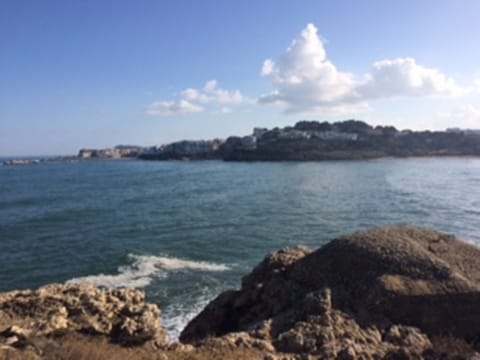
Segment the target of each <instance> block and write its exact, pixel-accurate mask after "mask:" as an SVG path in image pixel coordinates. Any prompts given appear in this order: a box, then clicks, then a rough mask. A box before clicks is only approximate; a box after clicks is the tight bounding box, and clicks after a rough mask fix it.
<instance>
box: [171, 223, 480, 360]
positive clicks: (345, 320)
mask: <svg viewBox="0 0 480 360" xmlns="http://www.w3.org/2000/svg"><path fill="white" fill-rule="evenodd" d="M479 285H480V250H479V249H478V248H476V247H474V246H472V245H469V244H467V243H464V242H462V241H460V240H457V239H456V238H455V237H454V236H451V235H447V234H442V233H439V232H435V231H431V230H427V229H421V228H414V227H384V228H377V229H373V230H369V231H364V232H357V233H354V234H352V235H349V236H345V237H341V238H338V239H335V240H333V241H331V242H330V243H328V244H327V245H325V246H323V247H322V248H320V249H318V250H316V251H313V252H310V251H309V250H307V249H305V248H296V249H284V250H281V251H279V252H276V253H274V254H272V255H270V256H268V257H267V258H265V260H263V261H262V263H261V264H259V265H258V266H257V267H256V268H255V269H254V270H253V271H252V273H250V274H249V275H247V276H246V277H245V278H244V279H243V282H242V287H241V289H239V290H231V291H227V292H225V293H223V294H220V295H219V296H218V297H217V299H215V300H214V301H212V302H211V303H210V304H209V305H208V306H207V307H206V308H205V309H204V310H203V311H202V312H201V313H200V314H199V315H198V316H197V317H196V318H195V319H193V320H192V321H191V322H190V323H189V324H188V325H187V327H186V328H185V329H184V331H183V332H182V334H181V337H180V340H181V341H183V342H186V343H201V342H202V341H204V339H207V338H209V337H212V336H213V337H222V336H225V335H227V334H231V333H237V332H242V333H247V334H249V335H250V336H251V337H253V338H257V339H261V340H262V341H267V342H271V344H272V345H273V346H274V348H275V349H276V350H277V351H280V352H283V353H295V354H308V355H314V356H320V358H326V359H330V358H339V359H350V358H351V359H355V358H365V359H369V358H378V357H379V356H380V357H386V358H421V357H424V356H426V355H425V354H428V351H430V350H431V349H432V344H431V340H430V339H431V338H432V337H435V336H444V335H449V336H450V335H453V336H455V337H458V338H461V339H464V340H466V341H468V342H475V341H477V340H478V339H479V338H480V307H479V306H478V304H480V287H479Z"/></svg>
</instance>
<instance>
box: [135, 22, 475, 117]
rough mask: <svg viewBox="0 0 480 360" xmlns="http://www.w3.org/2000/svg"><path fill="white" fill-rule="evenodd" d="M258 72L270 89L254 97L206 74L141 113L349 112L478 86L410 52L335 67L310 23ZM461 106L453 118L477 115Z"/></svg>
mask: <svg viewBox="0 0 480 360" xmlns="http://www.w3.org/2000/svg"><path fill="white" fill-rule="evenodd" d="M261 76H262V77H264V78H265V79H267V80H269V82H270V83H271V85H272V87H273V90H272V91H271V92H270V93H267V94H264V95H260V96H257V97H256V100H255V101H252V100H250V99H249V98H248V97H246V96H245V95H243V94H242V92H241V91H239V90H224V89H222V88H220V87H219V86H218V83H217V81H216V80H210V81H208V82H207V83H206V84H205V86H204V87H203V88H201V89H193V88H188V89H185V90H183V91H182V92H181V93H180V94H179V95H177V96H176V97H175V98H174V99H173V100H162V101H156V102H153V103H151V104H150V105H149V106H148V107H147V108H146V109H145V114H146V115H150V116H172V115H177V114H187V113H190V114H191V113H198V112H204V111H208V110H210V111H211V110H212V109H217V110H216V111H218V109H220V112H221V113H230V112H232V111H233V108H234V107H235V106H238V105H241V104H245V103H248V104H258V105H276V106H281V108H283V110H284V112H285V113H287V114H353V113H358V112H363V111H366V110H368V109H370V108H371V103H372V102H374V101H376V100H388V99H397V98H419V97H428V98H432V97H443V98H454V97H460V96H462V95H466V94H469V93H471V92H472V91H474V88H475V87H476V88H477V91H478V89H479V88H480V86H479V85H478V84H476V85H475V84H474V85H473V86H472V87H464V86H461V85H459V84H457V82H456V81H455V80H454V79H453V78H452V77H450V76H448V75H446V74H444V73H442V72H441V71H440V70H438V69H436V68H433V67H428V66H424V65H420V64H418V63H417V62H416V60H415V59H414V58H412V57H403V58H394V59H384V60H380V61H377V62H375V63H373V65H372V66H371V68H370V70H369V71H368V72H367V73H365V74H363V75H361V76H358V75H355V74H352V73H349V72H346V71H342V70H339V69H337V67H336V66H335V64H334V63H333V62H332V61H331V60H330V59H329V58H328V57H327V52H326V50H325V46H324V41H323V40H322V38H321V37H320V36H319V34H318V29H317V28H316V27H315V25H313V24H311V23H310V24H307V26H306V27H305V28H304V29H303V30H302V31H301V33H300V34H299V36H297V37H296V38H295V39H294V40H293V41H292V43H291V45H290V46H289V47H288V48H287V49H286V51H285V52H284V53H283V54H281V55H280V56H279V57H278V58H277V59H276V60H272V59H266V60H265V61H264V62H263V66H262V68H261ZM477 82H478V80H477ZM464 109H468V110H464V111H460V110H458V109H454V110H453V111H452V116H451V117H452V118H453V119H455V118H456V119H457V120H459V119H460V118H462V119H464V118H466V117H467V116H471V117H473V118H474V121H473V123H475V122H478V121H480V116H479V114H480V110H478V109H476V108H475V107H473V106H472V105H467V106H466V107H464ZM460 112H461V115H459V113H460ZM442 116H443V117H444V116H445V114H441V116H440V117H442ZM469 119H470V120H471V118H469ZM470 120H469V122H470V123H472V121H470Z"/></svg>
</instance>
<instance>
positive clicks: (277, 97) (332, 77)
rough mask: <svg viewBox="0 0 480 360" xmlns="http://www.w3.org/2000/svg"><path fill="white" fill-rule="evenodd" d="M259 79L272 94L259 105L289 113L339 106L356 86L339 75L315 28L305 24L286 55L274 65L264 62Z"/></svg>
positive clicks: (341, 73) (350, 76)
mask: <svg viewBox="0 0 480 360" xmlns="http://www.w3.org/2000/svg"><path fill="white" fill-rule="evenodd" d="M262 75H263V76H265V77H267V78H269V79H270V80H271V82H272V84H273V85H274V87H275V91H273V92H272V93H270V94H267V95H263V96H261V97H260V98H259V102H260V103H282V104H285V105H286V106H287V109H288V110H289V111H292V112H297V111H306V110H313V109H315V108H317V107H322V106H325V105H334V104H339V103H341V102H342V101H343V99H344V98H346V97H349V96H350V95H351V94H352V92H353V90H354V86H355V81H354V78H353V75H352V74H349V73H343V72H339V71H338V70H337V69H336V67H335V65H333V64H332V63H331V62H330V61H329V60H328V59H327V58H326V52H325V49H324V47H323V43H322V41H321V39H320V38H319V36H318V35H317V28H316V27H315V26H314V25H313V24H308V25H307V27H306V28H305V29H304V30H303V31H302V33H301V34H300V36H299V37H298V38H297V39H295V40H294V41H293V42H292V44H291V45H290V47H289V48H288V49H287V51H286V52H285V53H284V54H283V55H282V56H281V57H280V59H279V60H278V61H276V62H274V61H273V60H271V59H267V60H265V62H264V63H263V67H262Z"/></svg>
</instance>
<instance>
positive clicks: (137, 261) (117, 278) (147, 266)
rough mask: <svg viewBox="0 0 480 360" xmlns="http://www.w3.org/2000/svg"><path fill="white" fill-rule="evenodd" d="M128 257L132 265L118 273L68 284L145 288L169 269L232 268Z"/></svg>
mask: <svg viewBox="0 0 480 360" xmlns="http://www.w3.org/2000/svg"><path fill="white" fill-rule="evenodd" d="M128 257H129V258H130V259H132V260H133V262H132V263H131V264H130V265H122V266H120V267H119V268H118V273H117V274H113V275H108V274H97V275H89V276H84V277H78V278H74V279H71V280H68V281H67V284H78V283H84V282H86V283H90V284H93V285H96V286H105V287H108V288H120V287H131V288H143V287H145V286H148V285H149V284H150V283H151V282H152V280H153V279H155V278H157V279H161V278H165V277H167V276H168V272H169V271H183V270H200V271H227V270H230V268H229V267H228V266H227V265H224V264H214V263H209V262H206V261H192V260H185V259H178V258H173V257H167V256H154V255H134V254H129V255H128Z"/></svg>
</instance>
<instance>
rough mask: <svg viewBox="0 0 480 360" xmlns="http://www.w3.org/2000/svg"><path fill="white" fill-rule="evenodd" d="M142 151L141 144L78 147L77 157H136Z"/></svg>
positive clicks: (85, 158)
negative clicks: (101, 147)
mask: <svg viewBox="0 0 480 360" xmlns="http://www.w3.org/2000/svg"><path fill="white" fill-rule="evenodd" d="M143 151H144V148H143V147H141V146H129V145H118V146H115V147H114V148H107V149H80V151H79V152H78V158H79V159H81V160H87V159H122V158H136V157H137V156H138V155H140V154H141V153H142V152H143Z"/></svg>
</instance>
